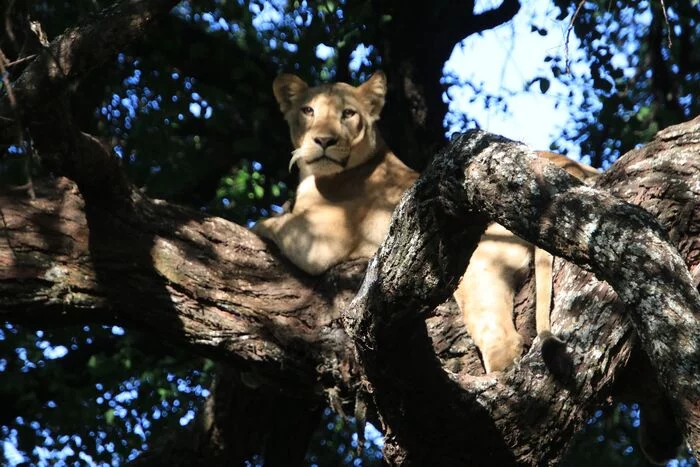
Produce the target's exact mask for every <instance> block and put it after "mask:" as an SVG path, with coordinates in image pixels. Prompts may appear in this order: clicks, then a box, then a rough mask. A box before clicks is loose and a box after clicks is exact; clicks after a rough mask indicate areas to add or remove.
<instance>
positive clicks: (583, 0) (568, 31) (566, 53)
mask: <svg viewBox="0 0 700 467" xmlns="http://www.w3.org/2000/svg"><path fill="white" fill-rule="evenodd" d="M584 3H586V0H581V1H580V2H579V3H578V6H577V7H576V11H575V12H574V16H572V17H571V21H569V27H568V28H567V29H566V41H565V42H564V56H565V57H566V60H565V63H566V72H567V73H571V68H570V67H569V64H570V63H571V61H570V60H569V36H570V35H571V30H572V29H574V21H576V18H577V17H578V14H579V13H580V12H581V8H583V4H584Z"/></svg>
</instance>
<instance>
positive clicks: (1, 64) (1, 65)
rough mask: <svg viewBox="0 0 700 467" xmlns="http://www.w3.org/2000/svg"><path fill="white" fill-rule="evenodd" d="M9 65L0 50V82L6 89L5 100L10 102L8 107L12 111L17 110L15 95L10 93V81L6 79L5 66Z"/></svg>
mask: <svg viewBox="0 0 700 467" xmlns="http://www.w3.org/2000/svg"><path fill="white" fill-rule="evenodd" d="M8 63H10V62H9V60H7V57H6V56H5V53H4V52H3V51H2V49H0V75H2V82H3V84H4V85H5V89H7V98H8V99H9V100H10V107H12V110H16V109H17V101H16V100H15V93H14V92H13V91H12V85H11V84H10V79H9V78H8V77H7V69H6V66H7V64H8Z"/></svg>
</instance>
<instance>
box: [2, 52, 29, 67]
mask: <svg viewBox="0 0 700 467" xmlns="http://www.w3.org/2000/svg"><path fill="white" fill-rule="evenodd" d="M36 55H37V54H31V55H27V56H26V57H22V58H20V59H17V60H15V61H13V62H9V63H7V64H5V68H10V67H13V66H15V65H19V64H20V63H24V62H27V61H29V60H33V59H35V58H36Z"/></svg>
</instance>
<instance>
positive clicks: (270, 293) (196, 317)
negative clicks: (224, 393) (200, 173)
mask: <svg viewBox="0 0 700 467" xmlns="http://www.w3.org/2000/svg"><path fill="white" fill-rule="evenodd" d="M37 195H38V198H37V200H34V201H32V200H30V199H28V198H22V197H19V195H18V194H17V193H13V194H3V193H1V192H0V206H2V210H1V211H0V213H1V214H2V223H0V294H1V295H2V297H4V298H3V300H2V303H0V315H2V316H3V317H4V318H5V319H8V320H11V321H19V322H27V323H35V324H36V323H40V325H41V326H50V325H54V326H60V325H64V324H66V323H68V322H76V321H78V322H88V321H101V322H104V321H111V322H114V321H115V320H116V321H118V322H120V323H122V324H126V325H128V326H135V327H139V328H141V329H146V330H149V331H150V332H153V333H155V334H157V335H159V336H160V338H162V339H166V340H169V341H171V342H173V343H175V344H178V343H179V344H181V345H193V346H195V347H196V348H197V349H199V351H200V352H203V353H204V354H205V355H208V356H210V357H212V358H214V359H216V360H220V361H224V362H236V363H237V365H238V367H239V368H241V369H243V370H245V371H246V372H249V373H250V377H251V378H254V379H257V380H259V381H258V383H259V384H264V383H265V382H266V381H269V382H271V383H272V384H273V385H274V387H276V388H280V387H283V388H285V389H286V390H287V391H288V393H289V394H299V393H301V394H303V395H304V396H305V397H306V396H307V392H308V391H309V390H313V391H315V392H317V393H320V392H321V391H323V389H324V388H329V387H335V386H337V387H338V388H340V390H341V393H346V392H347V391H348V390H350V389H351V388H352V387H354V385H355V384H356V383H357V379H356V378H357V376H358V373H357V368H356V366H355V363H354V357H353V355H352V349H351V347H350V344H349V342H348V340H347V338H346V335H345V332H344V330H343V329H342V324H341V323H340V320H339V311H338V310H340V309H342V308H343V307H345V306H346V305H347V304H348V303H349V301H350V299H351V298H352V297H353V296H354V292H355V290H356V288H357V285H358V284H359V281H360V280H361V277H362V274H363V272H364V262H363V261H359V262H355V263H350V264H346V265H342V266H339V267H338V268H336V269H334V270H333V271H332V272H330V273H329V274H327V275H326V276H325V277H323V278H309V277H307V276H305V275H303V274H302V273H301V272H300V271H298V270H297V269H296V268H294V267H293V266H291V265H290V264H289V263H287V262H286V261H284V260H280V259H278V256H276V255H275V253H274V252H271V251H270V250H268V248H267V247H266V245H265V244H264V243H263V242H262V241H261V240H259V239H258V238H257V237H256V236H255V235H254V234H252V233H250V232H249V231H248V230H246V229H244V228H242V227H240V226H237V225H236V224H233V223H231V222H228V221H225V220H223V219H219V218H213V217H207V216H203V215H201V214H199V213H196V212H194V211H190V210H186V209H183V208H179V207H177V206H172V205H169V204H167V203H165V202H161V201H156V202H153V201H149V200H148V199H144V200H142V201H141V202H140V203H138V204H137V208H136V209H135V210H134V211H133V212H131V213H129V215H128V216H122V215H120V214H119V213H115V212H114V211H113V210H111V209H109V208H104V209H102V208H99V206H97V207H96V206H93V207H92V208H90V209H87V208H86V205H85V203H84V201H83V199H82V197H81V196H80V194H79V193H78V190H77V189H76V186H75V185H74V184H73V183H72V182H69V181H68V180H66V179H59V181H58V182H57V183H55V186H54V184H51V183H49V184H38V185H37ZM430 322H431V323H433V324H432V325H431V326H432V328H433V329H434V331H433V333H432V334H433V335H434V337H435V343H436V352H438V354H439V355H441V356H442V357H443V358H444V360H445V362H446V364H447V365H448V367H450V368H452V369H459V368H464V367H470V368H471V369H472V371H474V370H475V369H476V368H478V366H479V362H478V358H477V357H476V354H475V353H474V352H473V350H472V349H470V346H469V340H468V338H467V337H466V333H465V331H464V329H463V328H462V327H461V326H460V317H459V314H458V313H457V312H456V311H455V310H453V309H451V308H445V307H442V308H441V309H440V310H438V312H436V314H435V316H434V317H432V318H431V319H430ZM453 346H457V347H458V349H455V348H453ZM460 349H461V350H460Z"/></svg>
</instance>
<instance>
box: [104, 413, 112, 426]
mask: <svg viewBox="0 0 700 467" xmlns="http://www.w3.org/2000/svg"><path fill="white" fill-rule="evenodd" d="M105 422H107V425H112V424H114V410H113V409H109V410H108V411H106V412H105Z"/></svg>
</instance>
